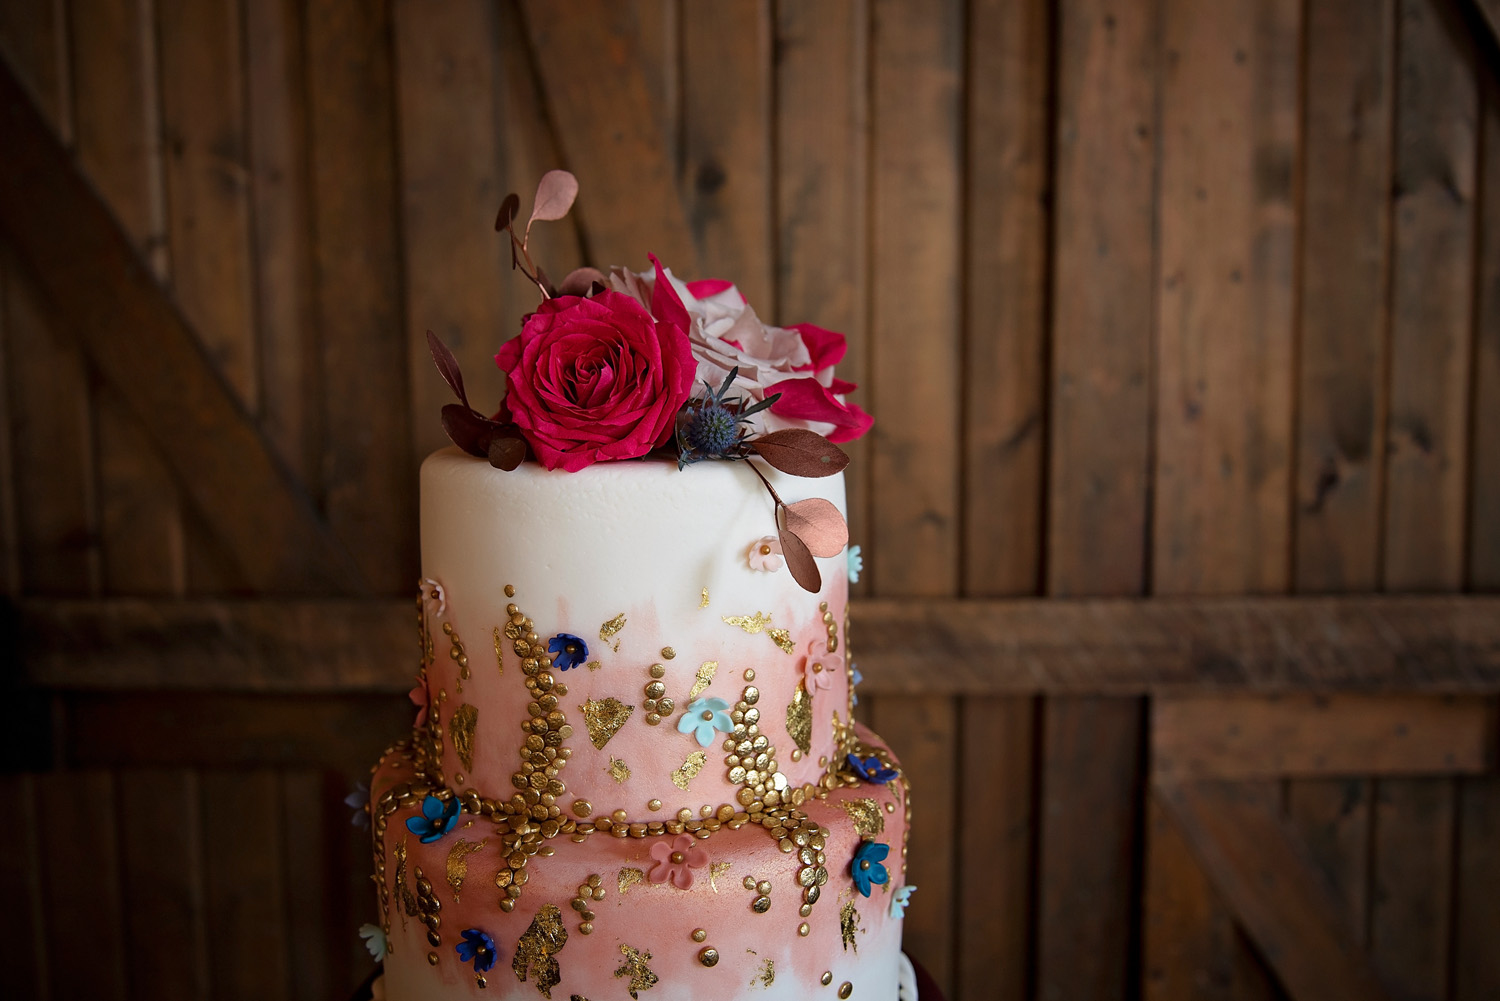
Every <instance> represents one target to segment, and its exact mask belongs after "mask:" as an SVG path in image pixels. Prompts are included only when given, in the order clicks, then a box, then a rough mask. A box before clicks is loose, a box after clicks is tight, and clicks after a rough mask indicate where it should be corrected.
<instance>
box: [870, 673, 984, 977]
mask: <svg viewBox="0 0 1500 1001" xmlns="http://www.w3.org/2000/svg"><path fill="white" fill-rule="evenodd" d="M861 708H863V709H866V710H867V714H866V713H861V714H860V715H861V716H862V717H863V718H864V719H866V720H868V725H869V726H870V727H871V729H873V730H874V731H875V732H876V733H879V734H880V736H881V738H882V739H883V740H885V741H886V742H887V743H888V744H889V745H890V748H891V750H892V751H893V752H895V755H896V757H897V758H898V759H899V760H900V762H901V771H902V774H903V775H904V776H905V777H906V778H907V779H908V781H909V782H910V784H911V785H910V788H911V792H912V799H911V802H912V810H913V811H914V812H913V817H914V820H917V821H920V819H921V818H924V817H927V818H940V817H954V816H957V814H958V812H959V809H960V806H959V803H960V801H959V785H958V767H957V764H956V762H957V760H958V758H957V752H958V720H959V717H958V705H957V703H956V702H955V701H954V700H953V699H947V698H942V697H928V698H919V699H914V698H871V699H868V700H862V701H861ZM953 839H954V834H953V829H952V827H951V826H950V825H948V824H944V823H942V822H941V821H938V822H932V821H929V822H927V823H921V822H914V823H913V824H912V827H911V835H910V838H909V840H908V846H909V853H908V856H907V858H906V876H905V879H904V880H903V882H905V883H908V884H914V885H916V886H917V887H918V891H917V893H916V894H915V895H913V897H912V899H911V906H910V907H909V908H908V909H907V912H906V919H905V922H904V923H903V925H902V935H901V942H902V948H903V949H904V950H905V951H906V952H908V953H910V954H911V955H912V956H914V957H916V959H917V961H918V962H920V963H921V964H922V965H923V966H924V967H926V969H927V972H928V973H930V974H932V978H933V979H934V980H935V981H936V982H937V984H938V987H939V989H940V990H941V991H942V992H943V995H944V996H945V997H953V996H954V977H955V969H954V934H955V929H954V926H953V919H954V911H955V897H956V895H957V894H958V892H959V890H958V885H959V872H958V869H957V868H956V866H955V862H954V855H953V850H954V844H953ZM892 847H894V846H892ZM893 878H894V877H893ZM874 901H875V898H874V897H872V898H871V904H872V906H885V901H884V897H883V896H882V897H881V903H878V904H877V903H874ZM856 906H857V905H856Z"/></svg>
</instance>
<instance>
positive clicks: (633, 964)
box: [615, 942, 659, 999]
mask: <svg viewBox="0 0 1500 1001" xmlns="http://www.w3.org/2000/svg"><path fill="white" fill-rule="evenodd" d="M620 955H622V956H624V957H625V962H624V964H623V965H622V966H621V967H620V968H619V969H618V970H616V971H615V976H616V977H621V978H623V977H629V978H630V984H629V986H627V987H626V988H625V989H626V990H627V991H628V992H629V993H630V996H631V997H633V998H637V999H639V998H640V993H639V992H641V991H649V990H650V989H651V988H653V987H655V986H656V984H657V981H658V979H659V978H658V977H657V975H656V974H655V973H652V972H651V967H649V966H647V965H646V964H647V963H649V962H651V952H650V950H645V951H642V950H640V949H633V948H631V947H630V946H628V945H626V944H625V943H623V942H622V943H620Z"/></svg>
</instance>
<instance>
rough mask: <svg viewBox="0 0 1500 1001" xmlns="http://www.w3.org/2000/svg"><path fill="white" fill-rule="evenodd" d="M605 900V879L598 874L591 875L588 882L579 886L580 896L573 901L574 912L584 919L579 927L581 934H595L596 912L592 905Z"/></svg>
mask: <svg viewBox="0 0 1500 1001" xmlns="http://www.w3.org/2000/svg"><path fill="white" fill-rule="evenodd" d="M603 899H604V879H603V877H601V876H600V875H599V874H598V873H590V874H589V878H588V880H587V881H586V882H583V883H581V884H579V886H578V894H577V895H576V896H575V897H574V898H573V900H572V907H573V910H575V911H577V912H578V916H579V917H580V918H582V919H583V923H582V924H580V925H579V926H578V930H579V932H580V933H582V934H584V935H592V934H593V933H594V912H593V909H592V907H591V906H590V905H592V904H593V903H594V902H595V901H598V900H603Z"/></svg>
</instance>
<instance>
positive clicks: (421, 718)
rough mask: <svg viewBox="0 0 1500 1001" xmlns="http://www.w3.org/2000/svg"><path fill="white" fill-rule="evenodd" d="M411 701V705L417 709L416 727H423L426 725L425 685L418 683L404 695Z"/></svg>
mask: <svg viewBox="0 0 1500 1001" xmlns="http://www.w3.org/2000/svg"><path fill="white" fill-rule="evenodd" d="M406 697H407V698H409V699H411V704H412V705H414V706H416V707H417V726H425V725H426V723H427V685H426V683H425V682H422V681H418V682H417V687H416V688H413V689H412V690H411V691H409V692H407V693H406Z"/></svg>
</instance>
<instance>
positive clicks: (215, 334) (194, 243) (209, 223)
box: [157, 0, 260, 412]
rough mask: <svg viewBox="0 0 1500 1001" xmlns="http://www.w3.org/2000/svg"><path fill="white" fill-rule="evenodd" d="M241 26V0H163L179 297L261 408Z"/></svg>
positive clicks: (230, 376)
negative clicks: (239, 1)
mask: <svg viewBox="0 0 1500 1001" xmlns="http://www.w3.org/2000/svg"><path fill="white" fill-rule="evenodd" d="M243 29H244V25H243V23H242V22H241V19H240V11H239V4H238V3H237V2H235V0H160V3H159V5H158V10H157V36H158V38H159V40H160V67H161V68H160V73H161V100H162V111H161V114H162V122H161V126H162V134H163V136H164V137H165V153H166V174H167V177H166V193H167V210H168V211H167V219H168V223H169V226H168V247H169V250H170V255H171V261H172V264H171V269H172V295H173V298H174V299H175V300H176V302H177V305H178V306H179V308H181V310H182V312H183V315H184V316H186V317H187V320H188V322H189V323H190V324H192V326H193V329H194V331H195V332H196V333H197V335H198V337H199V339H200V340H201V342H202V344H203V346H204V348H205V349H206V351H207V353H208V356H209V357H210V358H211V359H212V361H213V365H214V368H215V369H216V370H217V371H218V372H219V373H220V374H221V375H222V376H223V377H224V380H225V381H226V382H227V383H228V384H229V386H230V387H231V388H232V389H233V390H234V393H235V396H236V397H237V398H238V399H239V401H240V402H241V403H242V404H243V405H244V406H245V407H246V408H247V409H249V410H251V411H252V412H254V411H255V410H256V409H257V405H258V403H259V396H260V392H259V390H260V372H259V366H258V365H257V363H256V354H257V350H256V336H255V326H254V315H255V314H254V312H253V307H252V302H253V300H254V295H255V292H254V279H253V276H252V261H251V244H250V191H249V181H250V157H249V150H248V148H247V144H246V130H245V79H244V45H245V40H244V37H243Z"/></svg>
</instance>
